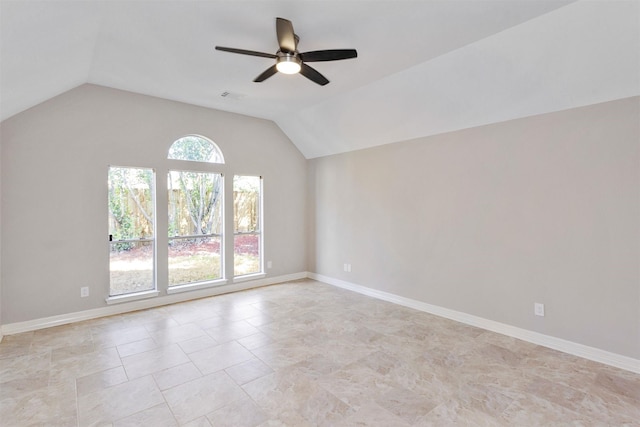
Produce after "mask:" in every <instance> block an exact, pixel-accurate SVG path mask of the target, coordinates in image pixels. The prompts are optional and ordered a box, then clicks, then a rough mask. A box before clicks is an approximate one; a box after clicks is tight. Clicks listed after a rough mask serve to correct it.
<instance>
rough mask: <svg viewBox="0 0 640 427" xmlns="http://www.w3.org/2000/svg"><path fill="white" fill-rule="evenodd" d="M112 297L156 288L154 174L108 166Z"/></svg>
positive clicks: (146, 170)
mask: <svg viewBox="0 0 640 427" xmlns="http://www.w3.org/2000/svg"><path fill="white" fill-rule="evenodd" d="M108 184H109V246H110V251H109V276H110V280H109V296H118V295H124V294H130V293H135V292H142V291H151V290H155V288H156V285H155V269H154V264H155V262H154V261H155V193H154V189H155V173H154V171H153V169H144V168H128V167H110V168H109V177H108Z"/></svg>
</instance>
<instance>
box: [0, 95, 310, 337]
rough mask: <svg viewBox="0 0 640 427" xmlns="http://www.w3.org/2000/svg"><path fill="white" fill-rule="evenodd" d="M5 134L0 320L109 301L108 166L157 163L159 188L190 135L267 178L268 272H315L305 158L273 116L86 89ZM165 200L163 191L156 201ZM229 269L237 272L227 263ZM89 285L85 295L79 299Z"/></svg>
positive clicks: (31, 114) (230, 168)
mask: <svg viewBox="0 0 640 427" xmlns="http://www.w3.org/2000/svg"><path fill="white" fill-rule="evenodd" d="M0 131H1V134H0V136H1V141H2V186H3V187H2V216H1V220H2V227H1V229H2V248H1V250H2V268H1V272H2V297H3V298H2V323H3V324H8V323H13V322H19V321H25V320H31V319H38V318H42V317H48V316H53V315H58V314H65V313H73V312H77V311H82V310H87V309H91V308H97V307H102V306H104V305H105V298H106V297H107V294H108V289H109V275H108V268H109V267H108V244H107V235H108V228H107V205H106V203H107V170H108V166H109V165H117V166H140V167H152V168H155V169H156V173H157V176H156V178H157V187H158V188H159V189H161V188H163V186H164V188H166V173H167V170H168V169H169V168H171V167H175V161H174V162H173V163H172V162H170V161H167V159H166V156H167V152H168V149H169V146H170V145H171V143H172V142H173V141H175V140H176V139H178V138H179V137H181V136H184V135H186V134H200V135H204V136H207V137H209V138H211V139H212V140H213V141H215V142H216V144H217V145H218V146H219V147H220V149H221V150H222V152H223V153H224V156H225V160H226V165H225V166H224V167H223V171H224V173H225V176H227V177H232V176H233V174H257V175H261V176H263V178H264V195H265V199H264V208H265V219H264V222H265V236H266V237H267V238H266V242H265V251H264V252H265V261H266V260H270V261H272V262H273V268H272V269H270V270H267V273H268V276H280V275H285V274H290V273H299V272H303V271H305V270H306V254H305V247H306V246H305V242H306V232H305V231H306V229H307V224H306V215H305V212H306V206H305V202H306V201H305V193H306V181H305V180H306V160H305V159H304V157H303V156H302V155H301V154H300V152H299V151H298V150H297V149H296V148H295V146H294V145H293V144H292V143H291V141H289V139H288V138H287V137H286V136H285V135H284V134H283V133H282V132H281V131H280V129H279V128H278V127H277V126H276V125H275V124H274V123H273V122H271V121H267V120H260V119H255V118H250V117H246V116H241V115H238V114H232V113H225V112H220V111H215V110H211V109H206V108H200V107H195V106H191V105H187V104H181V103H178V102H172V101H167V100H162V99H158V98H152V97H147V96H143V95H136V94H132V93H128V92H123V91H117V90H113V89H108V88H104V87H99V86H93V85H84V86H81V87H79V88H76V89H74V90H72V91H70V92H67V93H65V94H63V95H60V96H58V97H56V98H53V99H52V100H50V101H47V102H45V103H43V104H40V105H39V106H37V107H34V108H32V109H30V110H27V111H26V112H23V113H21V114H18V115H16V116H14V117H12V118H10V119H8V120H6V121H4V122H3V123H2V126H1V128H0ZM183 163H185V165H184V166H185V167H187V168H188V167H189V163H188V162H183ZM231 181H232V180H231V179H227V180H226V185H227V189H228V190H229V189H230V186H231ZM227 194H229V193H228V192H227ZM166 203H167V201H166V192H163V191H158V194H157V204H158V206H159V207H161V206H163V205H164V206H166ZM226 209H227V214H228V215H229V214H230V212H232V209H233V207H232V204H231V203H227V204H226ZM157 215H158V217H157V228H158V239H159V240H158V242H159V245H158V259H159V268H158V285H159V288H160V290H164V289H165V288H166V283H167V282H166V280H167V279H166V264H165V268H164V269H163V268H161V267H162V262H161V261H160V260H161V259H162V257H163V255H164V256H165V257H166V232H165V233H163V232H162V230H166V223H167V219H166V213H165V214H164V215H163V210H162V209H158V211H157ZM232 225H233V223H232V221H227V230H226V231H227V233H228V235H229V233H230V230H229V227H231V226H232ZM231 232H232V231H231ZM163 241H164V245H163ZM227 241H228V244H229V245H231V239H227ZM229 249H231V250H232V246H228V248H227V250H229ZM228 261H231V257H229V258H228ZM226 271H227V276H228V277H230V276H231V275H232V264H231V263H230V262H228V263H227V266H226ZM82 286H89V287H90V294H91V295H90V296H89V297H88V298H82V299H81V298H80V287H82Z"/></svg>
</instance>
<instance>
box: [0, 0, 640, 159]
mask: <svg viewBox="0 0 640 427" xmlns="http://www.w3.org/2000/svg"><path fill="white" fill-rule="evenodd" d="M277 16H280V17H284V18H287V19H290V20H291V21H292V22H293V24H294V27H295V30H296V33H297V34H298V35H299V36H300V39H301V40H300V44H299V48H300V50H301V51H303V52H304V51H311V50H319V49H334V48H335V49H337V48H355V49H357V50H358V54H359V56H358V58H357V59H352V60H346V61H336V62H330V63H327V62H325V63H314V64H311V65H313V66H314V67H315V68H316V69H317V70H318V71H320V72H321V73H323V74H324V75H325V76H326V77H327V78H328V79H329V80H330V81H331V83H330V84H329V85H327V86H324V87H321V86H318V85H316V84H314V83H312V82H310V81H309V80H307V79H305V78H303V77H302V76H299V75H296V76H285V75H281V74H277V75H275V76H273V77H272V78H271V79H269V80H267V81H265V82H263V83H253V82H252V80H253V79H254V78H255V77H256V76H257V75H258V74H260V73H261V72H262V71H263V70H264V69H266V68H267V67H269V66H271V65H272V63H273V62H272V60H270V59H265V58H259V57H251V56H244V55H235V54H230V53H226V52H219V51H215V50H214V46H216V45H221V46H227V47H237V48H241V49H249V50H257V51H263V52H270V53H275V51H276V50H277V42H276V39H275V17H277ZM0 24H1V29H0V119H2V120H4V119H6V118H8V117H11V116H12V115H14V114H17V113H19V112H21V111H24V110H25V109H28V108H30V107H32V106H34V105H36V104H38V103H40V102H43V101H45V100H47V99H49V98H51V97H54V96H56V95H58V94H60V93H63V92H65V91H67V90H69V89H72V88H74V87H76V86H79V85H81V84H84V83H93V84H98V85H103V86H108V87H113V88H117V89H123V90H128V91H132V92H137V93H141V94H147V95H153V96H158V97H162V98H167V99H172V100H177V101H182V102H187V103H190V104H195V105H201V106H206V107H211V108H217V109H221V110H226V111H232V112H237V113H242V114H246V115H250V116H255V117H260V118H266V119H270V120H274V121H275V122H276V123H277V124H278V125H279V126H280V128H281V129H282V130H283V131H284V132H285V133H286V134H287V135H288V136H289V138H290V139H291V140H292V142H293V143H294V144H296V146H297V147H298V148H299V149H300V151H301V152H302V153H303V154H304V155H305V156H306V157H307V158H312V157H318V156H324V155H328V154H334V153H340V152H345V151H350V150H355V149H360V148H366V147H371V146H375V145H381V144H386V143H392V142H397V141H401V140H406V139H411V138H416V137H422V136H428V135H434V134H438V133H443V132H449V131H453V130H458V129H464V128H468V127H472V126H478V125H483V124H489V123H495V122H500V121H504V120H509V119H513V118H518V117H525V116H529V115H534V114H541V113H545V112H550V111H558V110H563V109H567V108H573V107H578V106H582V105H589V104H593V103H597V102H603V101H609V100H613V99H619V98H624V97H628V96H634V95H640V0H625V1H615V0H581V1H575V0H548V1H547V0H514V1H505V0H469V1H462V0H438V1H436V0H423V1H409V0H390V1H367V0H357V1H355V0H354V1H327V0H322V1H321V0H316V1H301V0H296V1H271V0H262V1H239V0H236V1H187V0H174V1H142V0H136V1H133V0H132V1H90V0H87V1H58V0H48V1H30V0H19V1H12V0H0ZM224 91H230V92H231V93H233V94H234V95H239V98H240V99H229V98H230V97H226V98H225V97H222V96H220V94H221V93H222V92H224Z"/></svg>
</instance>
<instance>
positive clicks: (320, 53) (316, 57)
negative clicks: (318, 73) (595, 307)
mask: <svg viewBox="0 0 640 427" xmlns="http://www.w3.org/2000/svg"><path fill="white" fill-rule="evenodd" d="M357 57H358V52H357V51H356V50H355V49H330V50H314V51H312V52H304V53H301V54H300V58H301V59H302V60H303V61H305V62H319V61H338V60H340V59H351V58H357Z"/></svg>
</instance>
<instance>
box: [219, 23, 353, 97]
mask: <svg viewBox="0 0 640 427" xmlns="http://www.w3.org/2000/svg"><path fill="white" fill-rule="evenodd" d="M276 35H277V37H278V46H279V47H280V48H279V49H278V51H277V52H276V53H275V54H271V53H263V52H256V51H253V50H245V49H235V48H232V47H222V46H216V50H221V51H224V52H231V53H240V54H242V55H251V56H260V57H263V58H271V59H275V60H276V63H275V64H274V65H272V66H271V67H269V68H267V69H266V70H265V71H264V72H263V73H262V74H260V75H259V76H258V77H256V78H255V79H254V80H253V81H254V82H263V81H265V80H267V79H268V78H269V77H271V76H273V75H274V74H275V73H277V72H281V73H284V74H296V73H300V74H302V75H303V76H305V77H306V78H308V79H309V80H311V81H313V82H315V83H317V84H319V85H321V86H324V85H326V84H327V83H329V80H327V78H326V77H325V76H323V75H322V74H320V73H319V72H318V71H317V70H316V69H314V68H312V67H310V66H308V65H307V64H306V62H321V61H337V60H340V59H350V58H356V57H357V56H358V52H356V50H355V49H330V50H314V51H311V52H302V53H301V52H298V42H299V41H300V38H299V37H298V35H297V34H295V33H294V32H293V24H292V23H291V21H289V20H288V19H284V18H276Z"/></svg>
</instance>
